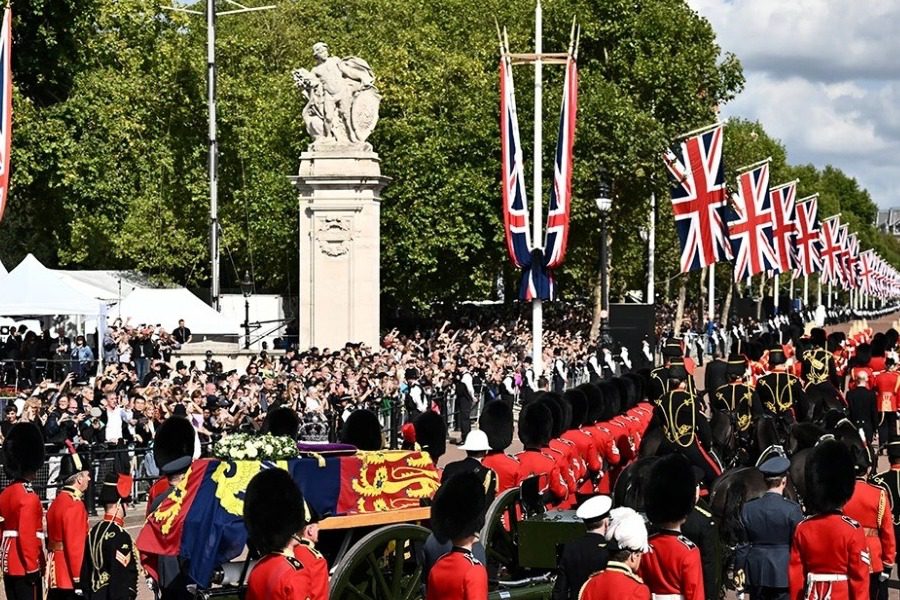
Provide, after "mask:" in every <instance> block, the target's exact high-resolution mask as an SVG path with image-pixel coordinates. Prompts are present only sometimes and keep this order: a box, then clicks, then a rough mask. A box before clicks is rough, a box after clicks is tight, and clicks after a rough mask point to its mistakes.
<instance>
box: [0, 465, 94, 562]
mask: <svg viewBox="0 0 900 600" xmlns="http://www.w3.org/2000/svg"><path fill="white" fill-rule="evenodd" d="M0 517H2V518H3V522H2V523H0V530H2V531H3V545H2V547H0V562H2V566H3V574H4V575H18V576H22V575H27V574H28V573H34V572H35V571H37V570H39V569H40V568H41V564H42V563H43V554H44V553H43V548H42V546H43V544H42V540H43V539H44V531H43V529H44V527H43V520H44V510H43V509H42V508H41V499H40V498H38V495H37V494H35V493H34V490H32V489H31V484H29V483H26V482H24V481H16V482H14V483H11V484H9V486H7V487H6V489H5V490H3V491H2V492H0ZM82 543H83V541H82Z"/></svg>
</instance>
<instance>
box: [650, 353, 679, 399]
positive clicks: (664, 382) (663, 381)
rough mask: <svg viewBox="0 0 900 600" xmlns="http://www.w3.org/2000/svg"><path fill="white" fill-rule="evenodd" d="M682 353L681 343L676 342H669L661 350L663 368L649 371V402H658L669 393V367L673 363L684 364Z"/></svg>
mask: <svg viewBox="0 0 900 600" xmlns="http://www.w3.org/2000/svg"><path fill="white" fill-rule="evenodd" d="M683 356H684V352H683V350H682V348H681V343H680V342H678V341H677V340H669V341H667V342H666V343H665V345H664V346H663V348H662V357H663V366H661V367H657V368H655V369H653V370H652V371H650V393H649V397H650V399H651V400H654V401H656V402H657V403H659V401H660V400H661V399H663V398H665V397H666V395H667V394H668V393H669V391H670V388H669V380H670V379H671V377H669V367H670V366H671V364H672V362H673V361H677V362H680V363H682V364H683V363H684V360H683Z"/></svg>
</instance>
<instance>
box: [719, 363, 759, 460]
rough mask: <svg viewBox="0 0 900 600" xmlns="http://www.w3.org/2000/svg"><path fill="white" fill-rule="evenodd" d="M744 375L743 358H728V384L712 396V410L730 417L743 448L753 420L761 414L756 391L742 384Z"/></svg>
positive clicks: (745, 364)
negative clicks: (724, 412) (722, 411)
mask: <svg viewBox="0 0 900 600" xmlns="http://www.w3.org/2000/svg"><path fill="white" fill-rule="evenodd" d="M746 373H747V362H746V361H745V360H744V358H743V357H741V356H735V355H732V356H730V357H729V358H728V368H727V371H726V375H727V376H728V383H727V384H725V385H723V386H720V387H719V388H718V389H717V390H716V391H715V395H714V396H713V408H716V409H719V410H724V411H726V412H727V413H728V414H729V415H731V418H732V420H733V422H734V428H735V433H736V435H737V437H738V438H739V439H740V440H741V442H742V443H741V444H739V445H741V446H744V447H746V446H747V442H748V441H749V437H750V427H751V425H752V424H753V420H754V419H755V418H756V417H757V416H759V414H760V413H761V412H762V411H761V409H760V405H759V396H757V394H756V390H754V389H753V386H750V385H748V384H746V383H744V375H745V374H746Z"/></svg>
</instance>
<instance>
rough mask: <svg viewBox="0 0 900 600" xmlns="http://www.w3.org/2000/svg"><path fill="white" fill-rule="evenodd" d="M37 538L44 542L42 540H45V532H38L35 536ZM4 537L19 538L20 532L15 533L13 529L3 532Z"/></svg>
mask: <svg viewBox="0 0 900 600" xmlns="http://www.w3.org/2000/svg"><path fill="white" fill-rule="evenodd" d="M35 536H37V539H39V540H42V539H44V532H43V531H38V532H37V533H36V534H35ZM3 537H4V538H15V537H19V532H18V531H13V530H12V529H7V530H6V531H4V532H3Z"/></svg>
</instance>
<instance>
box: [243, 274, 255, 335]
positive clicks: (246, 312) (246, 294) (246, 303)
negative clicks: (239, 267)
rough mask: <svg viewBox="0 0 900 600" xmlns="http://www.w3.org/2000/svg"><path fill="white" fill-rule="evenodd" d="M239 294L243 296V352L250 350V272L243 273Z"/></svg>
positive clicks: (251, 281)
mask: <svg viewBox="0 0 900 600" xmlns="http://www.w3.org/2000/svg"><path fill="white" fill-rule="evenodd" d="M241 293H242V294H243V295H244V350H249V349H250V296H251V295H252V294H253V280H252V279H250V272H249V271H244V278H243V279H242V280H241Z"/></svg>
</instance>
